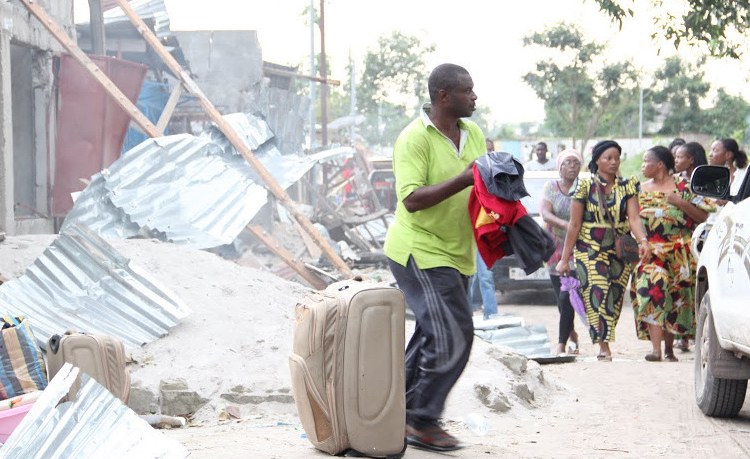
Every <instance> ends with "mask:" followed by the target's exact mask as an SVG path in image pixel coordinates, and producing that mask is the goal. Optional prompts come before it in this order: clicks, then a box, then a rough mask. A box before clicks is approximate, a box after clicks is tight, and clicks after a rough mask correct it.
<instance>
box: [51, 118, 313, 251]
mask: <svg viewBox="0 0 750 459" xmlns="http://www.w3.org/2000/svg"><path fill="white" fill-rule="evenodd" d="M225 119H226V120H227V121H229V123H230V124H232V126H233V127H234V128H235V130H236V131H237V132H238V133H239V134H240V136H241V137H242V138H243V139H244V141H245V142H246V143H247V145H248V146H249V147H251V148H252V149H253V150H254V151H255V152H256V157H257V158H258V159H259V160H260V161H261V162H262V163H263V164H264V166H265V167H266V168H267V169H268V170H269V172H270V173H271V175H272V176H273V177H274V178H275V180H276V181H277V182H278V183H279V185H281V186H282V187H283V188H288V187H289V186H291V185H292V184H294V183H295V182H297V181H299V179H300V178H301V177H302V176H303V175H304V174H305V173H306V172H307V171H309V170H310V168H312V166H313V165H314V163H315V162H314V160H313V159H312V158H310V157H304V156H298V155H282V154H281V153H280V152H279V150H278V149H277V148H276V146H275V144H274V137H273V133H272V132H271V131H270V129H269V128H268V125H267V124H266V123H265V122H264V121H263V120H261V119H259V118H256V117H253V116H251V115H246V114H241V113H240V114H232V115H227V116H225ZM261 184H262V182H261V180H260V178H259V177H258V176H257V174H256V173H255V171H254V170H253V169H252V168H251V167H250V165H249V164H247V162H246V161H245V159H244V158H243V157H242V156H240V155H239V154H238V152H237V151H236V150H235V149H234V148H233V147H232V146H231V145H230V144H229V143H228V142H227V141H226V139H225V138H224V137H223V135H221V134H220V133H219V132H218V131H217V130H216V129H212V130H209V131H208V132H207V133H206V134H205V135H203V136H200V137H195V136H191V135H189V134H181V135H175V136H167V137H160V138H157V139H149V140H147V141H145V142H143V143H141V144H140V145H138V146H137V147H135V148H133V149H132V150H130V151H128V152H127V153H126V154H125V155H123V157H121V158H120V159H119V160H118V161H117V162H115V163H114V164H113V165H112V166H111V167H110V168H109V169H107V170H104V171H102V172H101V174H99V175H97V176H95V177H94V180H93V181H92V182H91V184H90V185H89V187H88V188H86V190H84V192H83V193H81V195H80V196H79V198H78V199H77V200H76V202H75V205H74V207H73V210H72V211H71V212H70V213H69V214H68V217H67V218H66V219H65V222H64V223H63V230H65V229H66V228H68V227H69V226H70V225H73V224H75V223H76V222H79V223H83V224H84V225H86V226H88V227H90V228H92V229H94V231H97V232H98V233H99V234H100V235H102V236H105V237H120V238H122V237H132V236H134V235H136V234H143V235H147V236H151V237H156V238H159V239H162V240H167V241H171V242H174V243H177V244H183V245H187V246H189V247H193V248H196V249H205V248H211V247H216V246H220V245H225V244H230V243H232V241H234V239H235V238H236V237H237V235H238V234H239V233H240V232H241V231H242V229H243V228H244V227H245V226H246V225H247V224H248V223H249V222H250V221H251V220H252V218H253V217H254V216H255V215H256V214H257V212H258V211H259V210H260V209H261V207H262V206H263V205H264V204H265V203H266V201H267V191H266V190H265V188H263V186H261Z"/></svg>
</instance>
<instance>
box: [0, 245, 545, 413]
mask: <svg viewBox="0 0 750 459" xmlns="http://www.w3.org/2000/svg"><path fill="white" fill-rule="evenodd" d="M53 240H54V236H48V235H42V236H32V235H27V236H18V237H10V238H8V240H7V241H5V242H3V243H2V244H0V272H2V273H4V274H5V275H7V276H10V277H17V276H18V275H20V274H22V272H23V269H24V267H25V265H29V264H31V263H32V262H33V261H34V259H35V258H36V257H37V256H38V255H39V254H41V253H42V252H43V251H44V249H45V248H46V247H47V245H48V244H50V243H51V242H52V241H53ZM108 242H109V243H110V244H112V246H113V247H114V248H115V249H116V250H117V251H118V252H120V253H121V254H122V255H123V256H125V257H128V258H130V259H131V260H132V262H133V264H136V265H137V266H138V267H139V268H141V269H142V270H144V271H145V272H146V273H148V274H149V275H151V276H152V277H153V278H155V279H157V280H158V281H159V282H160V283H161V284H163V285H164V286H165V287H167V288H169V289H170V290H171V291H172V292H174V293H175V294H176V295H177V296H179V297H180V299H181V300H182V301H184V302H185V303H186V304H187V305H188V306H190V308H191V309H192V313H191V314H190V315H189V316H188V317H186V318H185V319H184V320H182V321H181V322H180V323H179V324H178V325H177V326H175V327H174V328H173V329H172V330H171V331H170V332H169V334H168V335H167V336H165V337H163V338H160V339H158V340H156V341H153V342H151V343H149V344H147V345H146V346H143V347H141V348H137V349H129V351H130V352H131V355H132V359H133V363H132V364H131V365H129V368H130V371H131V375H132V380H133V386H132V389H131V396H130V401H129V403H128V404H129V406H130V407H131V408H133V409H134V410H135V411H136V412H137V413H139V414H149V413H161V414H167V415H188V416H189V417H190V418H191V419H192V423H193V425H196V424H210V423H216V422H222V421H226V420H232V419H242V420H245V421H257V422H269V421H274V422H277V421H284V422H297V420H296V414H295V408H294V404H293V399H292V396H291V392H290V381H289V371H288V367H287V356H288V355H289V353H290V351H291V345H292V329H293V326H294V307H295V305H296V302H297V300H298V299H299V298H300V297H302V296H303V295H304V294H305V292H307V291H308V288H307V287H304V286H302V285H301V284H298V283H295V282H290V281H286V280H284V279H282V278H280V277H278V276H276V275H274V274H272V273H269V272H265V271H262V270H259V269H255V268H250V267H245V266H240V265H239V264H237V263H234V262H232V261H228V260H226V259H223V258H221V257H219V256H217V255H215V254H212V253H209V252H206V251H201V250H195V249H189V248H186V247H181V246H177V245H174V244H170V243H164V242H159V241H156V240H152V239H130V240H109V241H108ZM368 274H369V275H370V276H376V277H378V279H377V280H379V281H382V280H386V281H387V280H388V279H386V278H385V277H386V276H387V275H388V273H387V272H385V271H382V270H380V271H375V272H370V273H365V275H368ZM409 327H413V322H411V321H409V322H407V329H409ZM554 390H556V388H555V387H554V385H553V384H550V383H549V382H548V381H546V380H545V379H544V376H543V372H542V370H541V368H540V366H539V365H538V364H537V363H536V362H533V361H530V360H527V359H526V358H525V357H523V356H521V355H519V354H516V353H515V352H513V351H512V350H510V349H507V348H503V347H499V346H497V345H493V344H490V343H487V342H484V341H483V340H481V339H475V342H474V349H473V351H472V356H471V360H470V361H469V365H468V367H467V369H466V371H465V373H464V375H463V376H462V378H461V379H460V380H459V382H458V384H457V386H456V388H455V389H454V391H453V393H452V395H451V398H450V399H449V401H448V406H447V411H446V415H447V417H448V418H449V419H455V420H461V419H462V418H463V417H464V416H465V415H467V414H470V413H475V414H477V413H478V414H480V415H481V416H489V415H491V414H493V413H495V414H496V413H503V412H506V413H512V412H514V410H517V409H521V410H522V411H523V410H526V409H529V408H533V407H535V406H539V405H543V404H545V403H546V400H547V398H548V396H549V393H550V392H551V391H554Z"/></svg>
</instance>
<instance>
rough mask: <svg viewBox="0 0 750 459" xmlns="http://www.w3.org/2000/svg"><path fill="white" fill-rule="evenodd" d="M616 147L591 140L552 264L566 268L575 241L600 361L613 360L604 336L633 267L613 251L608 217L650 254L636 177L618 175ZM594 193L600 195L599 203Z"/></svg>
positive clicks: (609, 335) (611, 328)
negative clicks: (584, 176)
mask: <svg viewBox="0 0 750 459" xmlns="http://www.w3.org/2000/svg"><path fill="white" fill-rule="evenodd" d="M621 152H622V148H620V145H619V144H617V142H615V141H613V140H603V141H601V142H599V143H597V144H596V145H594V148H593V149H592V151H591V162H589V170H590V171H591V173H592V178H591V179H588V180H587V179H581V180H579V181H578V187H577V188H576V191H575V194H574V195H573V200H572V201H571V203H570V223H569V224H568V232H567V233H566V235H565V245H564V247H563V250H562V254H561V257H560V261H559V262H558V263H557V266H556V267H555V269H556V270H557V272H558V273H561V274H564V273H567V272H568V271H570V267H569V266H568V262H569V260H570V257H571V256H572V255H573V248H574V246H575V265H576V277H578V280H579V281H580V283H581V289H580V293H581V297H582V299H583V302H584V305H585V306H586V317H587V319H588V323H589V335H590V336H591V340H592V342H594V343H598V344H599V355H598V356H597V358H598V359H599V360H603V361H611V360H612V351H611V349H610V347H609V342H610V341H614V340H615V327H616V326H617V321H618V319H619V318H620V311H621V310H622V301H623V299H624V297H625V289H626V286H627V283H628V277H629V276H630V273H631V271H632V269H633V268H632V265H631V264H629V263H625V262H624V261H622V260H620V259H619V258H618V257H617V254H616V252H615V235H614V234H613V231H612V224H611V223H610V222H614V225H615V227H616V229H617V234H618V235H621V234H625V233H626V232H628V231H630V232H631V233H633V235H634V236H635V237H636V239H637V240H638V241H640V242H639V245H638V253H639V255H640V257H641V259H646V258H647V257H649V255H650V253H649V248H648V244H647V243H646V233H645V231H644V229H643V224H642V223H641V217H640V215H639V214H638V190H639V183H638V179H637V178H636V177H631V178H629V179H625V178H622V177H619V176H618V175H617V174H618V172H619V169H620V154H621ZM599 196H604V200H603V202H602V203H601V205H600V199H599ZM602 209H604V212H602Z"/></svg>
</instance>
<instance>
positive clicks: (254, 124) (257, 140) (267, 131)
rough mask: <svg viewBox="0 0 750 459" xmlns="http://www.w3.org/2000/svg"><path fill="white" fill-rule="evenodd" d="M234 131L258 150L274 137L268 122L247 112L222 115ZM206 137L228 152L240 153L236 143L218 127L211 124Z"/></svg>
mask: <svg viewBox="0 0 750 459" xmlns="http://www.w3.org/2000/svg"><path fill="white" fill-rule="evenodd" d="M222 118H224V121H226V122H227V123H228V124H229V125H230V126H232V128H233V129H234V132H236V133H237V135H238V136H239V137H240V139H242V141H243V142H244V143H245V145H247V146H248V147H249V148H250V149H251V150H257V149H258V148H259V147H260V146H261V145H263V144H264V143H266V142H268V141H269V140H271V139H272V138H273V137H274V134H273V132H272V131H271V128H270V127H269V126H268V123H266V122H265V121H263V120H262V119H260V118H257V117H255V116H252V115H247V114H245V113H230V114H228V115H224V116H222ZM205 135H206V137H208V139H209V140H210V141H211V142H213V143H215V144H216V145H218V146H219V148H221V150H222V151H223V152H225V153H227V154H233V155H239V154H240V152H238V151H237V150H236V149H235V148H234V145H232V143H231V142H230V141H229V140H228V139H227V138H226V137H225V136H224V133H222V132H221V131H220V130H219V128H218V127H216V126H214V125H211V127H210V128H208V130H207V131H206V134H205Z"/></svg>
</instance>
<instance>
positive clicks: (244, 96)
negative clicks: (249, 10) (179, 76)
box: [174, 30, 263, 114]
mask: <svg viewBox="0 0 750 459" xmlns="http://www.w3.org/2000/svg"><path fill="white" fill-rule="evenodd" d="M174 34H175V36H176V37H177V40H178V41H179V42H180V47H181V48H182V51H183V53H184V55H185V59H186V60H187V62H188V63H189V65H190V71H191V72H192V73H193V74H194V75H195V81H196V83H198V86H200V88H201V90H202V91H203V92H204V93H205V94H206V97H208V99H209V100H210V101H211V102H212V103H213V104H214V105H215V106H216V108H218V109H219V111H220V112H222V113H225V114H226V113H233V112H246V111H248V109H249V108H250V106H251V103H252V101H253V100H254V99H255V97H256V93H257V91H258V85H259V84H260V82H261V78H262V77H263V58H262V57H261V49H260V43H258V34H257V33H256V32H255V31H252V30H225V31H189V32H174Z"/></svg>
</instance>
